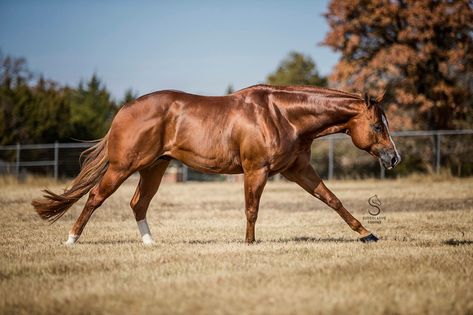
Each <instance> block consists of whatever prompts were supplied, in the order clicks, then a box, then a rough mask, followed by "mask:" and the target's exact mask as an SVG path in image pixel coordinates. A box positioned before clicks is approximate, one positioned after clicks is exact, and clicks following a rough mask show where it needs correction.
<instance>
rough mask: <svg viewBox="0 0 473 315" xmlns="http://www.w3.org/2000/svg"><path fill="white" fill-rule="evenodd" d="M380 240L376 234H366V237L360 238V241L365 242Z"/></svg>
mask: <svg viewBox="0 0 473 315" xmlns="http://www.w3.org/2000/svg"><path fill="white" fill-rule="evenodd" d="M378 240H379V238H377V237H376V236H374V235H373V234H369V235H366V236H365V237H362V238H360V241H362V242H363V243H375V242H377V241H378Z"/></svg>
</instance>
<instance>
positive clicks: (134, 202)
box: [130, 160, 169, 245]
mask: <svg viewBox="0 0 473 315" xmlns="http://www.w3.org/2000/svg"><path fill="white" fill-rule="evenodd" d="M168 165H169V161H165V160H159V161H158V162H157V163H156V164H154V165H152V166H150V167H147V168H145V169H143V170H141V171H140V182H139V183H138V187H136V191H135V194H134V195H133V198H132V199H131V202H130V206H131V208H132V209H133V213H134V214H135V219H136V222H137V223H138V229H139V230H140V234H141V238H142V240H143V243H144V244H146V245H150V244H153V243H154V241H153V239H152V237H151V232H150V230H149V226H148V222H147V221H146V212H147V211H148V206H149V203H150V202H151V199H153V197H154V195H155V194H156V192H157V191H158V188H159V185H160V183H161V179H162V178H163V175H164V172H165V171H166V168H167V166H168Z"/></svg>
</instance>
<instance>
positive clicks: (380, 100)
mask: <svg viewBox="0 0 473 315" xmlns="http://www.w3.org/2000/svg"><path fill="white" fill-rule="evenodd" d="M386 91H387V89H385V90H384V91H383V93H381V94H380V95H378V97H376V103H378V104H381V103H382V102H383V101H384V97H385V96H386Z"/></svg>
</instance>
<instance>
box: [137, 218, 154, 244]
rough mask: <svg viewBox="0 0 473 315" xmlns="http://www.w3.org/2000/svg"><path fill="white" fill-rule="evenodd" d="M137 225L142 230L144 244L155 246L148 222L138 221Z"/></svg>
mask: <svg viewBox="0 0 473 315" xmlns="http://www.w3.org/2000/svg"><path fill="white" fill-rule="evenodd" d="M136 223H137V224H138V229H139V230H140V234H141V239H142V240H143V244H145V245H152V244H154V241H153V238H152V237H151V231H150V230H149V226H148V222H147V221H146V219H143V220H141V221H136Z"/></svg>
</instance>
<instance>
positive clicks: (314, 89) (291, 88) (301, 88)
mask: <svg viewBox="0 0 473 315" xmlns="http://www.w3.org/2000/svg"><path fill="white" fill-rule="evenodd" d="M247 90H270V91H282V92H299V93H300V92H302V93H310V94H311V95H314V94H315V95H321V96H324V97H330V98H332V97H338V98H350V99H355V100H363V97H362V96H361V95H360V94H355V93H349V92H345V91H339V90H335V89H329V88H324V87H318V86H311V85H268V84H257V85H252V86H250V87H247V88H244V89H241V90H239V91H237V92H235V93H239V92H243V91H247Z"/></svg>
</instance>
